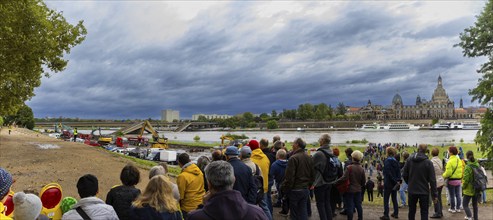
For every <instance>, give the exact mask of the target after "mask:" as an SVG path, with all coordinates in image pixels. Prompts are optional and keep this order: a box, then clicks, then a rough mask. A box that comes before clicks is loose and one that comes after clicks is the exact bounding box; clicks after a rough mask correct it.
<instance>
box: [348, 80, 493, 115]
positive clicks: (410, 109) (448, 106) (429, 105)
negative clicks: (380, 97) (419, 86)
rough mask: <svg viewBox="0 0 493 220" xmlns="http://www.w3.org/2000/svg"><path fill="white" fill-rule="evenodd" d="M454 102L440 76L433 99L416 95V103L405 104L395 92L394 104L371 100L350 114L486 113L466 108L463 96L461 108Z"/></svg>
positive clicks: (483, 109) (480, 109) (483, 110)
mask: <svg viewBox="0 0 493 220" xmlns="http://www.w3.org/2000/svg"><path fill="white" fill-rule="evenodd" d="M454 105H455V104H454V102H453V101H452V100H450V98H449V96H448V95H447V92H446V91H445V88H444V87H443V82H442V77H441V76H438V84H437V86H436V88H435V90H434V91H433V95H432V96H431V100H430V101H427V100H426V99H424V98H421V97H420V96H419V95H418V96H417V97H416V103H415V104H414V105H404V103H403V102H402V97H401V96H400V95H399V94H395V95H394V97H393V98H392V104H391V105H390V106H387V107H384V106H381V105H373V104H372V103H371V101H370V100H368V104H367V105H366V106H363V107H361V108H359V109H358V110H356V109H354V108H351V109H350V110H351V111H349V112H350V114H353V115H360V116H361V118H362V119H377V120H388V119H394V120H395V119H397V120H399V119H433V118H437V119H458V118H464V119H466V118H479V117H481V114H484V112H485V108H467V109H464V106H463V103H462V98H461V100H460V106H459V108H455V107H454Z"/></svg>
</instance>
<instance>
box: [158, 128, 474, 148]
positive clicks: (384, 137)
mask: <svg viewBox="0 0 493 220" xmlns="http://www.w3.org/2000/svg"><path fill="white" fill-rule="evenodd" d="M226 133H228V131H203V132H180V133H175V132H165V131H162V132H160V135H163V134H164V136H165V137H167V138H168V139H169V140H172V141H184V142H193V138H194V137H195V136H196V135H198V136H199V137H200V141H201V142H219V141H220V139H219V138H220V137H221V135H224V134H226ZM230 133H232V134H238V135H241V134H245V135H246V136H248V137H249V139H257V140H260V139H261V138H267V139H268V140H269V141H272V137H273V136H274V135H279V136H281V140H283V141H286V140H287V141H289V142H291V141H293V140H294V139H295V138H298V137H301V138H303V139H304V140H305V141H306V142H307V143H314V142H317V141H318V138H319V137H320V135H321V134H323V133H328V134H329V135H330V136H331V138H332V143H333V144H340V145H342V144H346V141H351V140H362V139H366V140H368V141H369V142H372V143H389V142H390V143H402V144H404V143H407V144H408V145H414V144H416V143H418V144H421V143H424V144H433V145H441V144H445V145H447V144H451V143H452V142H455V143H460V140H461V139H462V140H463V141H464V143H473V142H474V137H475V136H476V133H477V130H446V131H440V130H418V131H379V132H370V131H328V132H327V131H326V132H319V131H306V132H297V131H238V132H230Z"/></svg>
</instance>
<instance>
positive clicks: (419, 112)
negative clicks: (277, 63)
mask: <svg viewBox="0 0 493 220" xmlns="http://www.w3.org/2000/svg"><path fill="white" fill-rule="evenodd" d="M392 110H393V113H394V114H393V116H394V117H393V118H394V119H427V118H438V119H448V118H454V102H453V101H451V100H450V98H449V97H448V95H447V92H446V91H445V89H444V88H443V84H442V77H441V76H438V84H437V87H436V88H435V91H434V92H433V95H432V96H431V100H430V101H426V100H425V99H421V97H420V96H419V95H418V97H416V103H415V105H404V104H403V103H402V98H401V96H400V95H399V94H396V95H395V96H394V98H393V99H392Z"/></svg>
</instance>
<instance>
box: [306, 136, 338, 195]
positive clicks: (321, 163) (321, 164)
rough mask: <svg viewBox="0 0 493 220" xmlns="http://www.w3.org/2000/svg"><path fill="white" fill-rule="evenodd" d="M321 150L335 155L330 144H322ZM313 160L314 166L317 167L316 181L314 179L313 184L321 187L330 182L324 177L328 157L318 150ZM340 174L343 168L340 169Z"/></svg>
mask: <svg viewBox="0 0 493 220" xmlns="http://www.w3.org/2000/svg"><path fill="white" fill-rule="evenodd" d="M319 150H321V151H324V152H325V153H327V154H329V155H334V154H333V152H332V149H330V148H329V146H328V145H324V146H321V147H320V148H319ZM312 160H313V167H314V168H315V181H313V186H315V187H319V186H322V185H326V184H329V182H326V181H325V180H324V177H323V176H322V175H323V172H324V170H325V169H326V166H327V157H326V156H325V154H324V153H323V152H319V151H317V152H315V153H314V154H313V157H312ZM338 174H339V173H338ZM340 174H341V175H342V169H341V171H340ZM338 176H339V175H338Z"/></svg>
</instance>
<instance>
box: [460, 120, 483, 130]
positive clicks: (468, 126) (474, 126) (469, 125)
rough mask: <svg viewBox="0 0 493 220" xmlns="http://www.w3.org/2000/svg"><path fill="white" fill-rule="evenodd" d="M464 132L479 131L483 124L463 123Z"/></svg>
mask: <svg viewBox="0 0 493 220" xmlns="http://www.w3.org/2000/svg"><path fill="white" fill-rule="evenodd" d="M462 129H463V130H479V129H481V123H479V122H463V123H462Z"/></svg>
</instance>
